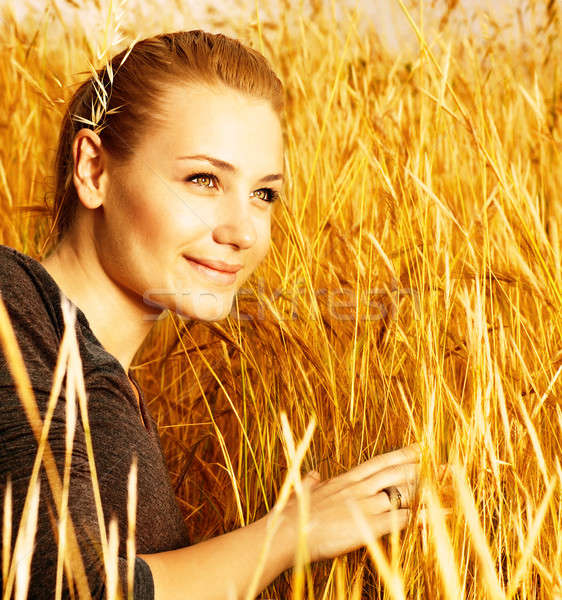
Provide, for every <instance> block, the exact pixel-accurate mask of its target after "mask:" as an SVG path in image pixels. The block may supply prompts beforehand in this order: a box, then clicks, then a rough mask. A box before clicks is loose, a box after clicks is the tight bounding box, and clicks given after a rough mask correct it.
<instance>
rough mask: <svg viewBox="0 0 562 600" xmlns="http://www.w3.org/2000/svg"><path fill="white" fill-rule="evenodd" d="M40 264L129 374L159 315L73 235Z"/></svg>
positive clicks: (92, 250)
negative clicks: (111, 273) (121, 284)
mask: <svg viewBox="0 0 562 600" xmlns="http://www.w3.org/2000/svg"><path fill="white" fill-rule="evenodd" d="M40 262H41V264H42V266H43V267H44V268H45V269H46V270H47V272H48V273H49V275H51V277H52V278H53V279H54V280H55V282H56V283H57V285H58V286H59V287H60V288H61V290H62V291H63V293H64V294H65V295H66V296H67V297H68V298H69V299H70V300H71V301H72V302H74V304H76V305H77V306H78V308H79V309H80V310H81V311H82V312H83V313H84V315H85V316H86V318H87V319H88V323H89V324H90V328H91V329H92V331H93V333H94V335H95V336H96V337H97V338H98V340H99V341H100V342H101V344H102V345H103V347H104V348H105V349H106V350H107V351H108V352H109V353H110V354H112V355H113V356H115V358H116V359H117V360H118V361H119V362H120V363H121V365H122V367H123V369H124V370H125V372H127V373H128V371H129V367H130V365H131V362H132V360H133V357H134V355H135V353H136V352H137V350H138V348H139V346H140V345H141V344H142V342H143V340H144V339H145V337H146V336H147V334H148V332H149V331H150V329H151V328H152V325H153V324H154V320H155V319H156V315H151V314H149V312H148V311H147V307H146V305H143V303H142V301H141V300H140V299H139V297H138V296H137V295H135V294H133V293H131V292H130V291H128V290H126V289H125V288H123V287H121V286H120V285H119V283H118V282H116V281H115V280H113V279H112V278H111V277H110V276H109V275H108V273H107V272H106V271H105V270H104V268H103V266H102V264H101V263H100V261H99V260H98V257H97V254H96V251H95V248H94V247H93V246H86V247H84V246H83V245H80V244H77V243H73V240H72V238H71V236H70V234H69V235H68V236H67V238H65V239H64V240H63V241H62V242H61V243H60V244H59V245H58V246H57V247H56V248H55V250H54V251H53V252H52V253H51V254H49V256H47V257H46V258H45V259H43V260H42V261H40Z"/></svg>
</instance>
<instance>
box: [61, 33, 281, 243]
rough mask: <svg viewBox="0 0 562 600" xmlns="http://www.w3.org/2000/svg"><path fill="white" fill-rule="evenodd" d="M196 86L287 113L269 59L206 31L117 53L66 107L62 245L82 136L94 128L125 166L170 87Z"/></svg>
mask: <svg viewBox="0 0 562 600" xmlns="http://www.w3.org/2000/svg"><path fill="white" fill-rule="evenodd" d="M190 83H199V84H205V85H210V86H213V85H217V84H222V85H225V86H227V87H229V88H232V89H234V90H237V91H240V92H242V93H245V94H247V95H249V96H253V97H256V98H260V99H264V100H269V101H270V102H271V105H272V108H273V109H274V110H275V111H276V112H277V113H278V114H280V113H281V110H282V108H283V85H282V83H281V81H280V80H279V78H278V77H277V75H276V74H275V73H274V72H273V70H272V69H271V67H270V65H269V63H268V61H267V60H266V59H265V57H264V56H263V55H262V54H260V53H259V52H257V51H256V50H254V49H252V48H250V47H248V46H245V45H244V44H242V43H241V42H239V41H238V40H236V39H233V38H230V37H228V36H226V35H224V34H220V33H217V34H213V33H208V32H205V31H202V30H199V29H196V30H192V31H178V32H174V33H165V34H160V35H156V36H154V37H150V38H146V39H144V40H141V41H139V42H137V43H136V44H135V45H134V46H133V47H132V49H125V50H123V51H122V52H120V53H119V54H116V55H115V56H114V57H113V58H112V59H111V60H110V61H109V62H108V65H106V66H105V67H104V68H102V69H99V70H98V71H97V77H95V76H94V75H92V76H91V77H90V78H89V79H87V80H86V81H84V82H83V83H82V84H81V85H80V86H79V87H78V89H77V90H76V91H75V92H74V94H73V96H72V97H71V99H70V101H69V102H68V104H67V110H66V112H65V115H64V118H63V121H62V124H61V129H60V134H59V138H58V145H57V152H56V158H55V194H54V200H53V207H52V227H51V232H53V233H54V235H55V240H56V243H58V242H60V241H61V239H62V238H63V236H64V234H65V233H66V232H67V231H68V229H69V228H70V226H71V224H72V223H73V220H74V217H75V213H76V207H77V204H78V202H79V200H78V196H77V193H76V189H75V187H74V183H73V168H74V164H73V156H72V144H73V141H74V137H75V135H76V133H77V132H78V131H79V130H80V129H82V128H83V127H87V128H90V129H93V130H94V131H95V132H96V133H98V135H99V136H100V139H101V140H102V144H103V147H104V148H105V149H106V150H107V152H109V154H110V155H111V156H112V157H115V158H116V159H118V160H123V161H126V160H127V159H128V158H130V156H131V154H132V153H133V152H134V151H135V147H136V144H137V143H138V141H139V139H140V138H141V137H142V136H143V134H144V133H146V131H147V129H148V128H149V127H151V126H154V124H155V123H156V122H157V121H158V115H159V113H160V112H161V106H162V105H161V98H162V95H163V92H164V90H165V88H166V86H167V85H170V84H176V85H178V84H179V85H181V84H190ZM93 107H94V108H93Z"/></svg>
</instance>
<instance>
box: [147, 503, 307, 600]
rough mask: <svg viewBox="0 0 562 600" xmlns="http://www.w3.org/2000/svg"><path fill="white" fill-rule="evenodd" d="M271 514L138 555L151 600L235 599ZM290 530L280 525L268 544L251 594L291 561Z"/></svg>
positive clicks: (240, 595) (252, 567)
mask: <svg viewBox="0 0 562 600" xmlns="http://www.w3.org/2000/svg"><path fill="white" fill-rule="evenodd" d="M271 515H272V513H268V514H267V515H266V516H265V517H263V518H261V519H259V520H258V521H255V522H254V523H251V524H250V525H247V526H246V527H241V528H239V529H235V530H234V531H231V532H229V533H226V534H225V535H220V536H217V537H214V538H211V539H209V540H206V541H204V542H200V543H199V544H195V545H193V546H188V547H187V548H180V549H178V550H170V551H168V552H159V553H156V554H139V555H138V556H140V557H141V558H142V559H144V560H145V561H146V562H147V564H148V565H149V567H150V569H151V571H152V576H153V578H154V597H155V600H171V599H172V598H182V599H184V598H185V600H190V599H191V598H193V599H197V600H214V599H215V598H216V599H217V600H219V599H220V600H239V599H240V598H244V597H245V595H246V593H247V591H248V588H249V586H250V583H251V581H252V578H253V575H254V572H255V570H256V567H257V565H258V562H259V559H260V555H261V552H262V549H263V547H264V543H265V541H266V537H267V527H268V523H269V520H270V519H271ZM295 543H296V542H295V532H294V529H293V528H292V527H290V526H288V524H282V525H281V526H279V527H278V528H277V530H276V532H275V535H274V538H273V540H272V542H271V544H270V546H269V552H268V554H267V559H266V561H265V566H264V568H263V571H262V574H261V577H260V579H259V581H258V586H257V589H256V593H258V592H259V591H261V590H263V589H264V588H265V587H266V586H267V585H269V584H270V583H271V582H272V581H273V580H274V579H275V578H276V577H277V576H278V575H280V574H281V573H282V572H283V571H285V570H286V569H288V568H289V567H291V566H292V564H293V549H294V547H295Z"/></svg>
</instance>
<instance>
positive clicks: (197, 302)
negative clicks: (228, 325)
mask: <svg viewBox="0 0 562 600" xmlns="http://www.w3.org/2000/svg"><path fill="white" fill-rule="evenodd" d="M233 299H234V298H233V296H232V295H224V296H223V295H221V294H213V293H210V292H201V293H200V294H199V295H198V296H196V297H194V298H192V299H191V301H190V302H189V305H187V306H182V307H179V306H178V307H177V309H176V311H175V312H176V313H178V315H179V316H180V317H184V318H189V319H198V320H200V321H220V320H222V319H226V317H228V315H229V314H230V311H231V309H232V302H233Z"/></svg>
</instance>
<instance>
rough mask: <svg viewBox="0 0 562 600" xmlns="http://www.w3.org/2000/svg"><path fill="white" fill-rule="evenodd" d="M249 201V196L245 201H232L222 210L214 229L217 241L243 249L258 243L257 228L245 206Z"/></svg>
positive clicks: (214, 237) (214, 236)
mask: <svg viewBox="0 0 562 600" xmlns="http://www.w3.org/2000/svg"><path fill="white" fill-rule="evenodd" d="M227 202H228V200H227ZM247 202H248V198H246V199H245V201H244V202H236V201H231V202H230V203H229V204H230V206H229V207H228V208H226V207H225V208H224V210H221V214H220V218H219V219H218V220H219V223H218V225H216V226H215V228H214V229H213V239H214V241H215V242H217V243H218V244H229V245H231V246H234V247H236V248H238V249H241V250H242V249H247V248H250V247H251V246H253V245H254V244H255V243H256V237H257V233H256V228H255V225H254V223H253V221H252V219H251V218H250V216H249V215H248V212H247V207H245V206H244V204H247Z"/></svg>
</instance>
